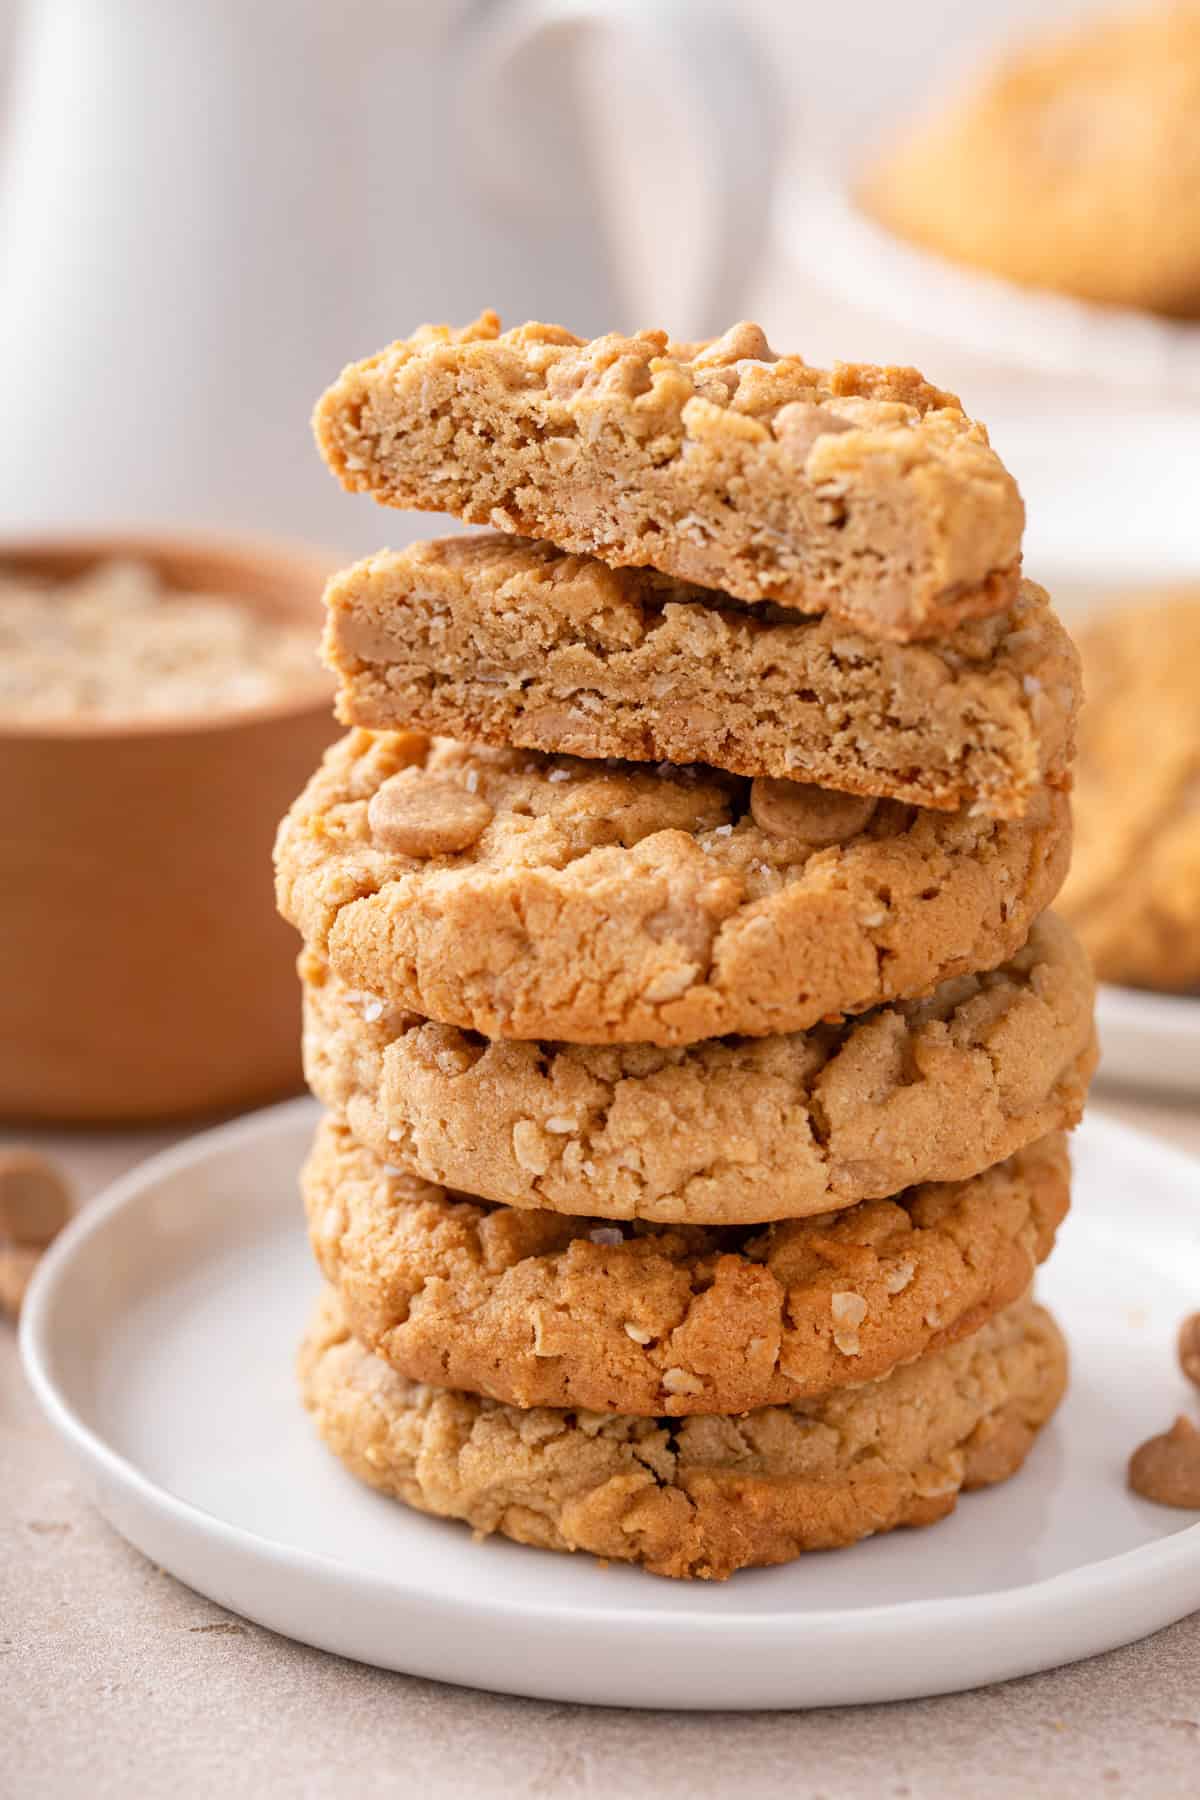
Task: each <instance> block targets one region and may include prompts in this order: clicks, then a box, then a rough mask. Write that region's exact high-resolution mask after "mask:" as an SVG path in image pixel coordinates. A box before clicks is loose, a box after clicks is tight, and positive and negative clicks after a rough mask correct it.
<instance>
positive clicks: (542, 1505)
mask: <svg viewBox="0 0 1200 1800" xmlns="http://www.w3.org/2000/svg"><path fill="white" fill-rule="evenodd" d="M1066 1372H1067V1371H1066V1349H1065V1346H1064V1344H1063V1340H1062V1337H1061V1335H1060V1333H1059V1331H1058V1328H1057V1327H1056V1325H1055V1324H1054V1321H1053V1320H1052V1319H1051V1317H1050V1315H1049V1314H1048V1313H1046V1312H1045V1311H1043V1310H1042V1308H1040V1307H1037V1306H1034V1305H1032V1304H1031V1303H1030V1302H1029V1301H1027V1300H1023V1301H1019V1302H1018V1303H1017V1304H1016V1305H1015V1306H1013V1307H1010V1308H1008V1309H1007V1310H1006V1311H1004V1312H1003V1313H1000V1314H998V1315H997V1317H996V1318H994V1319H992V1320H991V1321H990V1322H989V1323H988V1324H986V1325H984V1326H983V1327H982V1329H981V1330H980V1331H978V1332H977V1333H976V1334H975V1336H974V1337H971V1338H967V1339H966V1340H964V1341H963V1342H962V1343H959V1344H955V1345H952V1346H951V1347H950V1348H949V1349H947V1350H943V1351H941V1352H939V1353H938V1354H937V1355H934V1356H928V1357H925V1358H924V1359H922V1360H921V1361H920V1362H916V1363H910V1364H909V1365H907V1366H906V1367H905V1368H902V1369H897V1370H895V1371H894V1372H893V1373H892V1374H891V1375H889V1376H887V1377H886V1378H885V1379H884V1380H882V1381H878V1382H871V1383H869V1384H867V1385H866V1386H865V1387H859V1388H843V1389H840V1390H838V1391H837V1392H835V1393H833V1394H831V1395H827V1396H826V1397H824V1398H823V1399H820V1400H814V1401H809V1402H804V1403H802V1404H798V1405H795V1406H775V1407H763V1408H760V1409H759V1410H757V1411H755V1412H751V1413H747V1414H745V1415H743V1416H742V1417H740V1418H729V1417H722V1416H719V1415H712V1414H697V1415H693V1416H692V1417H689V1418H686V1419H681V1420H661V1419H651V1418H637V1417H631V1416H629V1415H622V1414H604V1413H593V1412H584V1411H582V1410H576V1411H563V1410H557V1409H554V1408H550V1407H535V1408H533V1409H531V1410H528V1411H523V1410H518V1409H516V1408H514V1407H509V1406H504V1405H502V1404H501V1403H500V1402H498V1401H494V1400H486V1399H479V1398H476V1397H475V1396H473V1395H468V1394H461V1393H453V1392H450V1391H448V1390H446V1389H440V1388H432V1387H426V1386H421V1385H420V1384H418V1383H415V1382H410V1381H406V1380H405V1379H404V1377H403V1376H400V1375H397V1374H396V1373H395V1371H394V1370H392V1369H389V1368H388V1366H387V1364H386V1363H385V1362H383V1361H382V1359H381V1358H379V1357H377V1356H373V1355H372V1354H371V1353H370V1352H369V1351H367V1350H364V1349H363V1348H362V1346H361V1345H360V1344H358V1343H357V1342H356V1340H355V1339H354V1338H353V1337H351V1336H350V1334H349V1332H348V1331H347V1329H346V1324H345V1320H344V1318H343V1317H342V1314H341V1310H340V1307H339V1304H338V1302H337V1300H336V1297H335V1296H333V1295H332V1293H330V1292H328V1291H327V1292H326V1294H325V1295H324V1296H323V1297H322V1300H321V1302H320V1304H319V1306H318V1310H317V1313H316V1316H315V1318H314V1320H313V1322H312V1324H311V1326H310V1328H309V1332H308V1335H307V1337H306V1338H305V1341H304V1343H303V1345H302V1347H301V1351H300V1358H299V1374H300V1385H301V1391H302V1394H303V1397H304V1400H305V1403H306V1405H307V1406H308V1408H309V1410H310V1412H311V1413H312V1415H313V1419H314V1423H315V1425H316V1428H317V1431H318V1432H319V1434H320V1435H321V1437H322V1438H323V1439H324V1441H325V1442H326V1444H327V1445H328V1446H329V1448H330V1449H331V1450H332V1451H333V1452H334V1454H335V1455H337V1456H338V1457H340V1458H341V1460H342V1462H343V1463H344V1464H345V1465H346V1467H347V1468H348V1469H350V1470H351V1472H352V1473H353V1474H355V1475H357V1476H358V1477H359V1478H360V1479H361V1480H363V1481H365V1482H368V1483H369V1484H370V1485H371V1486H372V1487H375V1488H378V1489H380V1490H382V1491H383V1492H384V1493H388V1494H392V1495H394V1496H395V1497H396V1498H398V1499H400V1500H403V1501H405V1502H406V1503H407V1504H408V1505H409V1506H413V1507H416V1508H418V1509H419V1510H420V1511H423V1512H428V1513H433V1514H436V1515H438V1516H440V1517H443V1518H453V1519H461V1520H464V1521H465V1522H466V1523H468V1524H470V1525H471V1526H472V1527H473V1528H474V1529H475V1530H476V1531H477V1532H481V1533H490V1532H501V1533H503V1534H504V1535H505V1536H506V1537H510V1538H514V1539H516V1540H517V1541H518V1542H519V1543H523V1544H531V1545H535V1546H537V1547H540V1548H543V1549H550V1550H584V1551H590V1552H592V1553H593V1554H594V1555H596V1556H602V1557H609V1558H612V1559H614V1560H618V1561H623V1562H635V1563H641V1564H642V1565H643V1566H644V1567H645V1568H647V1569H648V1570H650V1571H651V1572H652V1573H653V1574H656V1575H669V1576H677V1577H700V1578H702V1579H708V1580H723V1579H724V1578H725V1577H726V1576H728V1575H731V1574H733V1573H734V1572H735V1571H736V1570H737V1569H741V1568H749V1567H753V1566H756V1565H758V1566H762V1565H766V1564H774V1563H783V1562H789V1561H791V1560H792V1559H793V1558H795V1557H797V1556H799V1555H802V1554H803V1553H804V1552H805V1551H808V1550H823V1549H832V1548H836V1547H840V1546H844V1545H848V1544H853V1543H856V1542H857V1541H858V1540H859V1539H860V1538H863V1537H867V1536H870V1535H873V1534H875V1533H878V1532H882V1531H891V1530H893V1529H895V1528H896V1527H897V1526H902V1525H927V1524H931V1523H933V1522H934V1521H935V1520H937V1519H940V1518H943V1517H944V1516H945V1515H946V1514H947V1513H949V1512H951V1511H953V1509H954V1505H955V1502H956V1500H957V1497H958V1495H959V1493H960V1492H961V1491H962V1490H964V1489H968V1488H973V1487H980V1486H983V1485H985V1484H987V1483H991V1482H996V1481H1003V1480H1005V1479H1007V1477H1008V1476H1010V1475H1012V1474H1015V1472H1016V1471H1017V1470H1018V1469H1019V1468H1020V1466H1021V1464H1022V1463H1023V1462H1024V1460H1025V1458H1026V1456H1027V1455H1028V1453H1029V1450H1030V1448H1031V1447H1032V1444H1033V1441H1034V1438H1035V1437H1036V1434H1037V1432H1038V1430H1039V1429H1040V1428H1041V1426H1043V1425H1044V1424H1045V1422H1046V1420H1047V1419H1048V1418H1049V1417H1050V1416H1051V1414H1052V1413H1053V1412H1054V1410H1055V1408H1056V1407H1057V1405H1058V1403H1059V1400H1060V1399H1061V1397H1062V1394H1063V1391H1064V1388H1065V1385H1066Z"/></svg>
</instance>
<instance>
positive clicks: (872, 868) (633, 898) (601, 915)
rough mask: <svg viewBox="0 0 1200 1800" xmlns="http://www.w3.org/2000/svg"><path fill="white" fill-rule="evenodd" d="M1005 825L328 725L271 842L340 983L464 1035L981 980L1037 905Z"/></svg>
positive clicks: (826, 1009) (1018, 845)
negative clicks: (319, 759) (329, 738)
mask: <svg viewBox="0 0 1200 1800" xmlns="http://www.w3.org/2000/svg"><path fill="white" fill-rule="evenodd" d="M1069 854H1070V814H1069V807H1068V802H1067V799H1066V796H1065V795H1064V794H1062V793H1061V792H1059V791H1057V790H1055V789H1052V788H1042V789H1040V790H1039V792H1038V793H1037V795H1036V796H1035V797H1034V800H1033V802H1032V803H1031V805H1030V808H1029V811H1028V813H1027V814H1026V816H1025V817H1024V818H1023V819H1020V820H1012V821H1008V820H994V819H989V818H986V817H984V816H983V815H981V814H976V813H974V812H971V811H966V812H957V813H941V812H934V811H929V810H924V809H920V808H914V807H909V806H905V805H902V804H901V803H899V802H897V801H892V800H884V801H879V802H876V801H874V800H870V799H865V798H862V797H860V796H856V795H848V794H839V793H835V792H833V791H832V790H829V789H824V788H813V787H808V786H804V785H802V784H799V783H796V782H781V781H773V780H758V781H755V782H753V783H751V782H748V781H746V780H745V779H742V778H739V777H736V776H729V775H721V774H719V773H717V772H716V771H714V770H711V769H707V768H703V767H696V766H690V767H685V768H675V767H673V766H670V765H665V766H660V765H647V764H638V763H617V764H614V765H612V766H609V765H605V764H596V763H592V762H584V761H581V760H579V759H576V758H573V757H549V756H544V755H540V754H538V753H536V752H533V751H520V750H517V751H513V750H508V751H504V750H487V749H471V748H468V747H467V746H464V745H462V744H457V743H454V742H452V741H450V740H446V739H438V740H434V741H433V742H429V741H428V740H426V739H425V738H424V737H422V736H420V735H418V734H415V733H381V734H371V733H367V732H352V733H351V734H350V735H349V736H348V737H347V738H345V739H344V740H343V741H342V742H341V743H340V744H338V745H335V746H334V748H333V749H332V750H331V751H330V752H329V753H328V754H327V755H326V758H325V761H324V763H323V765H322V767H321V768H320V770H318V772H317V773H316V775H315V776H314V777H313V778H312V780H311V781H310V782H309V784H308V786H307V788H306V789H305V790H304V792H303V794H302V795H301V796H300V798H299V799H298V800H297V801H296V803H295V805H294V806H293V807H292V809H291V811H290V813H289V814H288V816H287V817H286V818H285V820H284V822H283V824H282V826H281V827H280V833H279V838H278V842H277V861H276V867H277V876H278V881H277V892H278V899H279V907H280V910H281V912H282V913H283V915H284V917H285V918H287V919H289V920H290V921H291V923H292V924H294V925H295V926H296V927H297V928H298V930H299V931H300V932H301V934H302V935H303V937H304V939H305V942H306V944H307V945H308V947H309V948H310V949H312V950H313V951H315V952H316V953H317V954H318V955H320V956H322V957H325V958H326V959H327V960H328V962H329V964H330V966H331V967H332V968H333V970H334V972H335V973H336V974H337V975H339V976H340V977H341V978H342V979H343V980H344V981H346V982H347V983H348V984H349V985H350V986H351V987H355V988H364V989H366V990H367V991H368V992H370V993H371V994H373V995H377V996H379V997H380V998H381V999H382V1000H387V1001H394V1002H396V1003H398V1004H399V1005H401V1006H405V1007H408V1008H410V1009H411V1010H412V1011H414V1012H417V1013H420V1014H421V1015H422V1017H425V1018H430V1019H437V1020H439V1021H441V1022H442V1023H445V1024H451V1025H459V1026H462V1027H464V1028H467V1029H471V1030H475V1031H481V1032H483V1033H484V1034H485V1035H487V1036H488V1037H511V1038H565V1039H567V1040H568V1041H571V1042H575V1043H640V1042H645V1043H656V1044H685V1043H694V1042H696V1041H697V1040H699V1039H701V1038H711V1037H720V1036H725V1035H727V1034H729V1033H733V1032H736V1033H742V1034H748V1035H752V1036H762V1035H765V1034H767V1033H773V1032H787V1031H799V1030H805V1029H807V1028H808V1027H809V1026H811V1025H814V1024H816V1022H817V1021H818V1020H819V1019H822V1018H826V1017H828V1016H829V1015H831V1014H834V1015H841V1014H843V1013H848V1012H849V1013H858V1012H864V1011H866V1010H867V1009H868V1008H869V1007H873V1006H878V1005H880V1004H881V1003H883V1002H886V1001H890V1000H893V999H897V998H912V997H916V996H919V995H922V994H925V993H928V992H929V991H930V990H931V989H932V988H934V987H935V986H936V985H937V984H938V983H939V982H941V981H946V980H949V979H951V978H953V977H954V976H956V975H961V974H967V973H973V972H976V971H978V970H981V969H990V968H994V967H995V966H996V965H997V964H999V963H1001V962H1003V961H1004V960H1005V959H1006V958H1007V957H1009V956H1011V955H1013V954H1014V953H1015V951H1016V950H1017V949H1018V948H1019V947H1020V945H1021V944H1022V943H1024V941H1025V939H1026V937H1027V936H1028V934H1029V930H1030V927H1031V926H1032V924H1033V921H1034V919H1035V918H1036V917H1037V916H1038V914H1039V913H1040V912H1042V911H1043V910H1044V908H1045V907H1047V906H1048V905H1049V904H1050V902H1051V901H1052V900H1053V898H1054V895H1055V894H1056V892H1057V891H1058V888H1059V885H1060V883H1061V881H1062V878H1063V875H1064V873H1065V870H1066V865H1067V860H1068V857H1069Z"/></svg>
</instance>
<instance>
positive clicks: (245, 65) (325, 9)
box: [0, 0, 771, 544]
mask: <svg viewBox="0 0 1200 1800" xmlns="http://www.w3.org/2000/svg"><path fill="white" fill-rule="evenodd" d="M768 99H769V96H768V95H767V94H766V93H765V92H764V88H763V82H762V79H761V77H760V74H759V72H758V65H757V63H756V60H755V58H754V56H753V55H752V53H751V51H750V48H749V47H748V45H747V44H746V42H745V40H744V38H743V36H742V34H741V32H740V30H739V28H738V26H737V25H736V23H735V22H734V21H733V20H732V19H731V17H730V16H729V14H728V12H727V11H725V10H724V9H723V8H721V7H720V6H719V5H718V4H716V3H715V0H495V3H494V4H489V3H488V0H475V3H471V0H441V3H440V4H439V3H431V0H29V4H28V6H27V10H26V16H25V19H24V30H23V36H22V38H21V39H20V40H19V42H18V60H17V67H16V71H15V84H14V89H13V104H12V114H11V119H10V129H9V132H8V136H7V145H6V152H5V171H4V175H5V179H4V187H3V191H2V197H0V381H2V383H3V387H2V391H3V394H4V410H5V421H4V422H5V431H4V451H3V465H2V468H0V527H3V528H4V529H7V530H9V531H13V530H20V531H28V530H29V529H30V528H31V527H34V526H51V527H56V526H62V525H67V524H70V525H76V524H90V525H94V524H109V523H112V522H114V521H118V522H123V523H148V522H163V523H166V522H170V523H174V524H179V523H182V524H192V525H203V526H209V527H222V528H226V529H237V530H246V529H250V530H255V529H258V530H266V531H278V532H292V533H301V534H303V535H306V536H308V537H309V538H315V539H321V540H325V541H327V542H329V543H332V544H337V543H339V542H341V543H347V542H349V543H355V542H364V543H369V542H378V541H379V539H380V538H381V536H384V535H387V534H386V533H384V532H383V531H381V521H380V520H379V518H378V516H376V517H375V518H373V519H369V518H365V517H361V516H360V517H359V518H357V519H356V518H355V515H354V509H353V508H352V507H350V506H349V505H348V503H346V502H345V501H339V497H338V495H337V492H336V490H335V489H334V487H333V484H332V483H331V482H330V481H329V480H328V477H325V476H323V475H322V473H321V471H320V469H319V466H318V464H317V461H316V458H315V455H314V453H313V451H312V448H311V444H310V441H309V437H308V431H307V414H308V410H309V408H310V406H311V403H312V401H313V400H314V399H315V397H316V395H317V393H318V391H319V390H320V388H321V387H322V386H323V385H324V384H325V383H326V382H327V381H328V380H329V379H330V378H331V377H332V376H333V375H334V374H335V373H336V372H337V369H338V368H339V366H340V365H341V364H342V363H343V362H344V361H346V360H347V359H348V358H349V357H351V356H355V355H362V354H365V353H367V352H369V351H370V350H373V349H376V348H378V347H379V346H381V345H382V344H383V343H385V342H387V341H388V339H390V338H392V337H394V336H396V335H398V334H400V333H402V332H406V331H408V330H410V329H411V328H412V327H413V326H415V325H416V324H417V323H419V322H420V321H421V320H423V319H430V318H432V319H449V320H452V321H455V322H460V323H461V322H465V321H466V320H468V319H470V318H472V317H474V315H475V314H476V313H477V312H478V311H479V310H480V308H481V307H482V306H485V305H494V306H496V307H498V308H499V309H500V310H501V312H502V313H503V315H504V316H505V318H506V321H507V322H509V323H515V322H519V321H520V320H522V319H524V318H528V317H541V318H549V319H552V320H555V321H559V322H561V323H564V324H568V325H570V326H571V327H572V328H573V329H575V330H579V331H583V332H587V333H591V332H594V331H601V330H605V329H609V328H611V327H612V326H614V325H617V326H622V327H628V328H631V327H636V326H638V325H643V324H648V323H658V322H661V323H666V324H668V325H669V326H671V327H672V328H673V329H675V330H676V331H678V332H681V333H684V332H687V333H690V332H696V331H703V330H706V329H708V328H711V327H714V326H720V325H721V324H722V323H723V322H727V320H728V315H729V314H730V313H731V312H732V311H733V310H735V308H736V305H737V301H738V298H739V293H740V284H741V281H742V279H743V277H744V274H745V271H746V268H747V265H748V263H749V261H750V259H751V257H752V255H753V253H754V251H755V250H756V248H757V245H758V240H759V235H760V231H761V227H762V223H763V219H764V214H765V203H766V197H767V187H768V181H767V176H768V170H769V159H770V151H771V143H770V135H771V132H770V107H769V104H768ZM681 296H682V298H681ZM660 302H662V303H669V304H670V305H671V306H672V308H673V310H672V312H671V314H670V315H669V316H667V315H663V316H662V317H661V318H660V317H659V316H658V314H657V313H656V310H655V308H656V306H657V305H658V304H659V303H660ZM680 313H683V314H684V316H680ZM356 525H357V526H358V529H357V530H356V529H355V526H356ZM404 531H405V527H404V525H403V523H402V522H401V521H399V520H396V519H395V518H393V529H392V531H391V536H392V538H393V541H399V540H400V539H401V538H402V537H403V535H404Z"/></svg>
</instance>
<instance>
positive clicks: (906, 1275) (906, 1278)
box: [883, 1256, 916, 1294]
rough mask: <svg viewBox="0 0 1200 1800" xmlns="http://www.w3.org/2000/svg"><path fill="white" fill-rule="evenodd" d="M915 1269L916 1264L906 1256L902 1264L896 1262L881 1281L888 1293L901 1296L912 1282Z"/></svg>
mask: <svg viewBox="0 0 1200 1800" xmlns="http://www.w3.org/2000/svg"><path fill="white" fill-rule="evenodd" d="M915 1269H916V1264H915V1263H914V1262H913V1261H912V1259H911V1258H910V1257H907V1256H906V1257H905V1258H904V1261H903V1262H898V1263H897V1264H896V1265H895V1267H894V1268H891V1269H889V1270H888V1272H887V1274H886V1275H885V1276H884V1280H883V1285H884V1286H885V1287H886V1289H887V1291H888V1293H889V1294H902V1293H903V1292H904V1290H905V1288H906V1287H907V1286H908V1284H909V1282H910V1281H911V1280H912V1278H913V1272H914V1270H915Z"/></svg>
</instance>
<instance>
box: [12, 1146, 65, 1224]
mask: <svg viewBox="0 0 1200 1800" xmlns="http://www.w3.org/2000/svg"><path fill="white" fill-rule="evenodd" d="M70 1215H71V1196H70V1191H69V1189H68V1187H67V1184H66V1182H65V1181H64V1180H63V1178H62V1176H61V1175H60V1174H59V1172H58V1170H57V1168H56V1167H55V1166H54V1164H53V1163H52V1162H50V1161H49V1160H48V1159H47V1158H46V1157H44V1156H42V1155H40V1154H39V1152H38V1151H36V1150H30V1149H26V1148H24V1147H22V1146H20V1145H17V1146H15V1147H14V1148H13V1149H11V1150H0V1239H7V1240H8V1242H9V1243H12V1244H20V1245H27V1246H29V1247H30V1248H31V1249H34V1250H44V1249H45V1247H46V1245H47V1244H48V1243H49V1242H50V1240H51V1238H52V1237H54V1236H55V1234H56V1233H57V1232H59V1231H61V1230H62V1227H63V1226H64V1225H65V1224H66V1222H67V1220H68V1218H69V1217H70Z"/></svg>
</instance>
